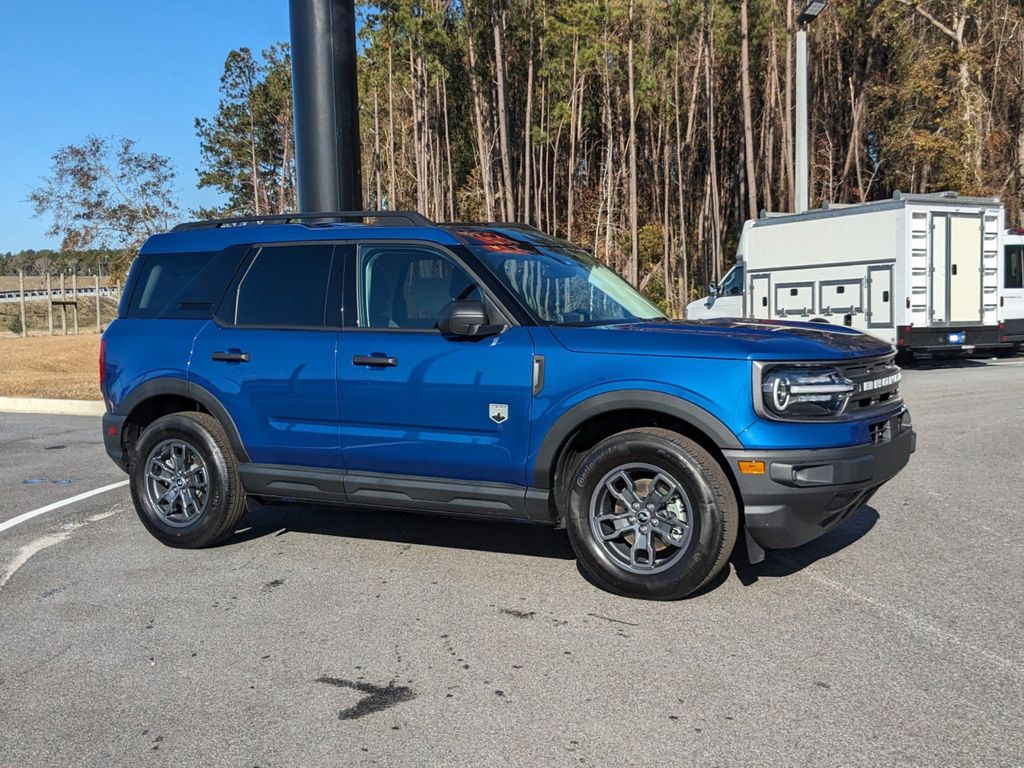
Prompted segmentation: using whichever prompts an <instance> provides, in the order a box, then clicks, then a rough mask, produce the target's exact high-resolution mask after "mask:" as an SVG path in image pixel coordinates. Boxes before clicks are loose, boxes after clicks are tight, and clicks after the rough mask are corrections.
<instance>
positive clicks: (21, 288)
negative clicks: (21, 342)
mask: <svg viewBox="0 0 1024 768" xmlns="http://www.w3.org/2000/svg"><path fill="white" fill-rule="evenodd" d="M18 292H19V293H20V294H21V335H22V336H28V328H27V327H26V326H25V271H24V270H21V269H19V270H18Z"/></svg>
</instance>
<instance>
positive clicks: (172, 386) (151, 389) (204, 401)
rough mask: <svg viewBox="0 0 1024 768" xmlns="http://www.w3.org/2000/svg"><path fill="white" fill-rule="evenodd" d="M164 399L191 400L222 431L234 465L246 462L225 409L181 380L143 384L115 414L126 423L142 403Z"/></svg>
mask: <svg viewBox="0 0 1024 768" xmlns="http://www.w3.org/2000/svg"><path fill="white" fill-rule="evenodd" d="M167 395H176V396H178V397H185V398H188V399H189V400H195V401H196V402H197V403H199V404H200V405H201V406H203V408H205V409H206V410H207V411H209V412H210V414H211V415H212V416H213V417H214V418H215V419H217V421H219V422H220V425H221V426H222V427H223V428H224V432H225V433H227V436H228V442H229V443H231V450H233V451H234V452H235V457H236V458H237V459H238V461H239V462H242V463H248V462H249V461H250V459H249V454H248V452H247V451H246V450H245V446H244V445H243V444H242V438H241V435H239V434H238V427H236V426H235V422H234V419H232V418H231V415H230V414H229V413H228V411H227V409H226V408H225V407H224V406H223V405H221V402H220V401H219V400H218V399H217V398H216V397H215V396H214V395H213V393H212V392H210V391H209V390H208V389H206V388H205V387H201V386H199V385H198V384H195V383H192V382H189V381H186V380H185V379H179V378H176V377H173V376H161V377H160V378H156V379H150V380H149V381H144V382H143V383H142V384H139V386H137V387H135V389H133V390H132V391H131V392H129V393H128V395H127V396H126V397H125V398H124V399H123V400H122V401H121V402H120V403H118V406H117V412H118V414H120V415H123V416H124V417H125V418H126V419H128V418H130V417H131V414H132V412H133V411H134V410H135V409H136V408H138V407H139V406H140V405H142V403H144V402H146V401H147V400H152V399H153V398H156V397H164V396H167Z"/></svg>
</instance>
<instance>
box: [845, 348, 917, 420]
mask: <svg viewBox="0 0 1024 768" xmlns="http://www.w3.org/2000/svg"><path fill="white" fill-rule="evenodd" d="M894 359H895V355H885V356H884V357H877V358H872V359H870V360H854V361H852V362H849V363H840V364H839V365H837V366H836V367H837V368H838V369H839V371H840V373H842V374H843V375H844V376H846V378H848V379H849V380H850V381H852V382H853V383H854V384H856V385H857V387H858V391H857V392H855V393H854V394H853V395H851V396H850V401H849V403H847V406H846V410H845V411H844V412H843V416H845V417H847V418H851V417H852V418H858V419H860V418H865V417H871V416H872V415H874V414H875V413H881V412H883V411H891V410H892V409H893V408H895V407H898V406H900V405H902V404H903V398H902V396H901V395H900V383H901V378H902V374H901V371H900V368H899V366H897V365H896V364H895V363H894V362H893V360H894ZM889 379H893V380H892V381H889ZM874 382H883V383H882V384H880V385H875V386H872V384H873V383H874Z"/></svg>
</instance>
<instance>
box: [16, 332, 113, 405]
mask: <svg viewBox="0 0 1024 768" xmlns="http://www.w3.org/2000/svg"><path fill="white" fill-rule="evenodd" d="M99 353H100V337H99V336H98V335H96V334H95V333H89V334H83V335H82V336H53V337H50V336H34V337H33V336H30V337H29V338H27V339H20V338H17V339H15V338H3V339H0V397H56V398H68V399H71V400H99V399H100V385H99V366H98V363H97V361H98V359H99Z"/></svg>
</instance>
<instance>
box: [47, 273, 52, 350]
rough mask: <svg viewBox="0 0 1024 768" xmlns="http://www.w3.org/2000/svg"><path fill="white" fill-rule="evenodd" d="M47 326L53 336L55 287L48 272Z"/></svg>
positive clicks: (48, 331)
mask: <svg viewBox="0 0 1024 768" xmlns="http://www.w3.org/2000/svg"><path fill="white" fill-rule="evenodd" d="M46 326H47V333H48V334H49V335H50V336H53V287H52V286H51V285H50V273H49V272H47V273H46Z"/></svg>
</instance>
